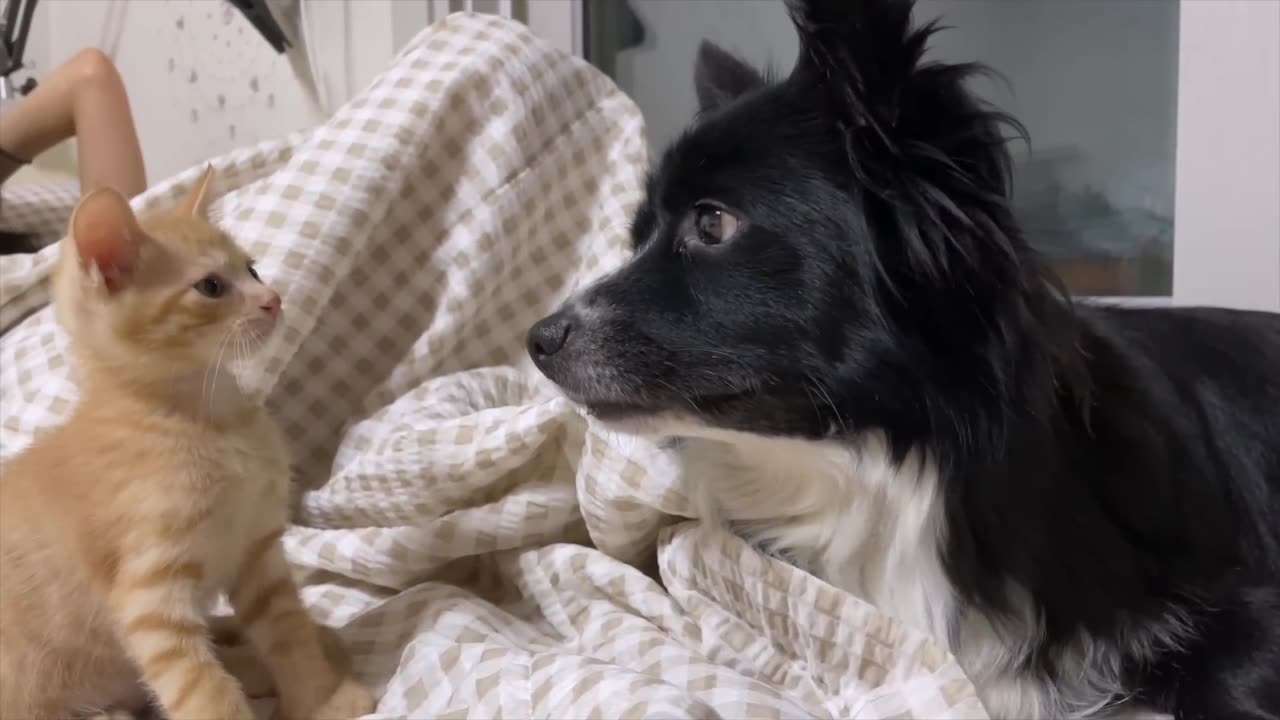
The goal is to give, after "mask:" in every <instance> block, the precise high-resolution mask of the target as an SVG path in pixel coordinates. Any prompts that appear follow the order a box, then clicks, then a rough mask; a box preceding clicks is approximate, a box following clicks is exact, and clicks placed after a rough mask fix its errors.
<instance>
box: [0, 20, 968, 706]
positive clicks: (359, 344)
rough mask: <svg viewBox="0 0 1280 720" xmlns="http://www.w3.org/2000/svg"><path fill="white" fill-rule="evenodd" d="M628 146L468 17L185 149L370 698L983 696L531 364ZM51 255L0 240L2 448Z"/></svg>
mask: <svg viewBox="0 0 1280 720" xmlns="http://www.w3.org/2000/svg"><path fill="white" fill-rule="evenodd" d="M646 161H647V153H646V148H645V145H644V128H643V125H642V122H641V118H640V114H639V112H638V111H637V110H636V108H635V107H634V105H632V103H631V102H630V101H629V100H628V99H627V98H626V97H624V96H623V95H622V94H621V93H619V92H618V90H617V89H616V88H615V87H614V86H613V85H612V84H611V83H610V82H609V80H608V79H606V78H605V77H603V76H602V75H600V74H599V73H597V72H596V71H594V70H593V69H591V68H590V67H588V66H587V65H586V64H584V63H583V62H581V61H579V60H577V59H574V58H571V57H568V56H565V55H563V54H561V53H558V52H556V51H553V50H551V49H549V48H547V47H546V46H544V45H543V44H542V43H540V42H539V41H538V40H536V39H535V38H534V37H532V36H531V35H530V33H529V32H528V31H527V30H526V29H524V28H523V27H522V26H520V25H517V24H514V23H512V22H509V21H506V20H502V19H499V18H496V17H490V16H471V15H455V16H451V17H449V18H447V19H445V20H443V21H442V22H440V23H438V24H436V25H434V26H433V27H431V28H428V29H427V30H426V31H425V32H423V33H422V34H421V35H420V36H419V37H418V38H417V39H416V40H415V41H414V42H413V43H411V45H410V46H409V47H408V49H406V50H405V51H404V52H403V53H402V54H401V55H400V57H399V58H398V59H397V61H396V62H395V63H394V65H393V66H392V67H391V68H390V69H388V70H387V71H386V72H385V73H383V74H382V75H381V76H380V77H378V78H377V80H376V81H375V82H374V83H373V85H372V87H370V88H369V89H368V91H366V92H365V93H364V94H363V95H361V96H360V97H359V98H357V99H356V100H354V101H353V102H351V103H350V104H348V105H347V106H346V107H344V108H342V109H341V110H340V111H339V112H338V113H337V114H336V116H335V117H334V118H333V119H332V120H331V121H330V122H328V123H327V124H326V125H324V126H322V127H319V128H317V129H315V130H313V131H310V132H306V133H303V134H299V135H296V136H293V137H289V138H286V139H284V140H282V141H279V142H271V143H267V144H262V145H258V146H256V147H251V148H246V149H243V150H240V151H237V152H233V153H231V154H229V155H226V156H223V157H220V158H217V159H216V160H214V161H213V164H214V165H215V167H216V168H217V170H218V173H219V174H218V177H217V181H216V182H217V187H216V193H217V194H218V195H219V197H218V199H217V200H215V202H214V203H213V206H212V212H213V215H214V217H215V219H216V221H217V222H219V223H220V224H221V225H222V226H223V227H225V228H226V229H227V230H228V231H229V232H231V233H232V234H233V235H234V236H235V237H237V238H238V239H240V241H241V242H242V243H243V244H244V245H245V246H246V248H247V249H248V250H249V251H250V252H251V253H252V254H253V255H254V256H255V257H256V258H258V267H259V268H260V270H261V273H262V275H263V276H264V277H266V278H267V279H268V281H269V282H271V283H272V284H273V285H274V286H275V287H276V288H277V289H278V290H280V292H281V294H282V295H283V296H284V298H285V302H284V305H285V308H286V318H287V328H286V329H285V331H283V332H281V333H277V335H276V337H275V339H274V340H273V344H272V345H271V346H270V347H269V348H268V349H267V352H266V353H265V357H266V361H265V362H264V363H263V366H262V367H261V368H258V369H257V371H256V372H252V373H250V374H249V375H247V376H246V378H245V382H246V383H247V384H248V385H249V386H251V387H253V388H256V389H257V390H259V391H261V392H262V393H264V394H265V395H266V396H267V397H268V402H269V404H270V405H271V407H272V408H273V410H274V411H275V413H276V414H277V416H278V417H279V419H280V421H281V422H282V423H283V426H284V427H285V428H286V431H287V434H288V437H289V438H290V441H291V443H292V446H293V450H294V452H295V465H296V471H297V477H298V478H299V481H300V482H301V483H305V484H307V485H310V486H312V487H313V488H315V489H314V490H313V491H311V492H309V493H307V494H305V495H304V496H303V497H302V498H301V499H300V501H299V505H298V507H297V511H296V512H297V515H296V520H297V526H296V527H295V528H293V529H292V530H291V531H290V533H289V534H288V535H287V538H286V541H287V546H288V551H289V554H290V556H291V558H292V560H293V561H294V562H295V563H296V564H297V566H298V567H299V569H300V572H301V573H302V575H303V576H304V577H305V578H306V582H307V586H306V588H305V590H304V594H305V598H306V600H307V602H308V604H309V605H310V607H311V608H312V609H313V611H314V613H315V615H316V616H317V617H318V618H320V619H321V620H323V621H324V622H326V623H328V624H330V625H333V626H335V627H337V628H340V630H341V633H342V635H343V637H344V638H345V639H346V641H347V642H348V643H349V645H350V646H351V648H352V650H353V653H354V655H355V658H356V667H357V669H358V672H359V673H360V674H361V675H362V676H363V677H364V678H366V679H367V680H368V681H369V682H370V683H371V684H372V686H373V687H374V688H375V689H376V690H377V693H378V695H379V697H380V698H381V701H380V703H379V705H378V713H377V716H378V717H414V718H428V717H429V718H453V717H457V718H461V717H509V718H533V717H543V718H553V717H554V718H565V717H573V718H586V717H602V718H603V717H609V718H618V717H637V718H638V717H698V718H704V717H705V718H711V717H729V718H746V717H750V718H781V717H799V716H813V717H831V718H960V717H966V718H971V717H972V718H981V717H984V713H983V710H982V707H981V706H980V705H979V703H978V701H977V700H976V699H975V697H974V692H973V689H972V687H971V685H970V683H969V682H968V680H966V679H965V677H964V675H963V674H962V673H961V671H960V669H959V668H958V666H957V665H956V663H955V661H954V660H953V659H952V658H951V657H950V656H949V655H948V654H947V653H946V652H945V651H944V650H943V649H941V647H940V645H939V644H937V643H936V642H934V641H933V640H931V639H929V638H927V637H925V636H924V635H922V634H921V633H920V632H917V631H916V630H914V629H912V628H910V627H907V626H904V625H903V624H901V623H899V622H897V621H895V620H894V619H892V618H890V617H889V616H887V615H885V614H882V613H880V612H878V611H877V610H876V609H874V608H872V607H870V606H869V605H867V604H866V603H864V602H861V601H859V600H857V599H855V598H853V597H850V596H849V595H847V594H844V593H842V592H840V591H838V590H836V589H835V588H832V587H830V586H828V585H826V584H824V583H821V582H819V581H817V580H815V579H814V578H812V577H810V576H807V575H805V574H804V573H801V572H799V571H797V570H795V569H793V568H791V567H788V566H786V565H784V564H782V563H779V562H777V561H775V560H772V559H769V558H766V557H764V556H762V555H760V554H758V553H756V552H755V551H754V550H752V549H751V548H749V547H747V546H746V545H744V544H743V543H742V542H740V541H739V540H738V539H736V538H735V537H733V536H731V535H729V534H727V533H725V532H723V531H722V530H719V529H716V528H713V527H708V526H703V525H701V524H699V523H698V522H696V521H694V520H690V519H688V516H689V515H690V510H689V503H688V502H687V501H686V496H685V492H684V489H683V487H682V483H681V480H680V475H679V466H678V463H677V462H676V461H675V459H674V458H673V457H671V456H670V455H668V454H667V453H666V451H664V450H662V449H661V448H659V447H656V446H654V445H652V444H650V443H648V442H647V441H645V440H642V439H637V438H629V437H623V436H619V435H617V434H615V433H610V432H608V431H604V430H601V429H599V428H597V427H595V426H594V425H593V424H592V423H591V422H590V421H588V420H587V419H584V418H583V417H582V416H581V415H580V414H578V413H577V412H576V411H575V409H574V408H573V407H572V406H571V405H570V404H568V403H567V402H566V401H565V400H564V399H562V398H560V397H559V396H558V395H557V394H556V393H555V392H554V390H552V389H551V388H549V387H548V386H547V385H546V383H545V382H544V381H543V380H541V379H540V378H539V376H538V374H537V373H536V371H534V370H533V368H532V367H531V366H530V364H529V363H528V361H527V359H526V357H525V353H524V350H523V338H524V332H525V330H526V328H528V326H529V325H530V324H532V323H533V322H534V321H535V320H536V319H537V318H539V317H540V316H541V315H543V314H544V313H546V312H547V311H549V310H550V309H551V308H552V307H554V306H555V305H556V304H557V302H558V301H560V300H561V299H563V298H564V297H565V296H567V295H568V293H570V292H571V291H572V290H573V288H575V287H577V286H579V285H581V284H582V283H584V282H586V281H588V280H589V279H590V278H592V277H593V276H597V275H599V274H600V273H602V272H604V271H606V270H607V269H609V268H611V267H614V266H617V265H618V264H620V263H622V262H623V260H624V259H625V257H626V255H627V253H628V242H627V224H628V222H629V219H630V214H631V209H632V208H633V206H634V205H635V203H636V202H637V200H638V198H639V195H640V193H641V190H642V183H643V173H644V168H645V165H646ZM200 170H201V168H192V169H191V170H189V171H187V172H184V173H182V174H181V175H179V176H177V177H174V178H171V179H169V180H168V181H166V182H163V183H161V184H160V185H159V186H157V187H155V188H154V189H153V190H151V191H149V192H148V193H147V194H146V195H144V196H142V197H141V198H139V199H138V201H137V203H136V204H137V205H140V206H145V207H153V206H164V205H167V204H170V203H173V202H174V201H175V198H176V197H178V196H179V195H181V194H182V193H183V192H185V191H186V190H187V189H189V188H190V187H191V185H192V183H193V182H194V181H195V179H196V178H197V176H198V174H199V172H200ZM27 200H28V201H29V200H30V198H27ZM36 205H38V206H40V207H43V208H44V209H45V211H47V212H46V214H47V215H48V217H49V218H53V220H51V222H54V223H55V225H56V226H59V227H60V226H61V225H60V224H61V223H64V222H65V219H66V213H67V210H68V209H69V202H68V201H66V200H65V198H64V200H61V201H59V200H56V198H51V197H45V198H44V199H43V204H41V203H36ZM17 207H24V204H23V200H22V198H14V197H7V198H6V205H5V208H6V209H5V212H6V213H9V212H11V211H13V212H16V211H14V210H13V209H14V208H17ZM25 207H27V208H28V210H29V211H30V208H31V203H30V202H27V203H26V205H25ZM31 212H34V211H31ZM37 215H39V213H38V212H35V213H34V214H31V213H30V212H29V214H28V216H27V218H26V220H27V221H30V220H31V218H33V217H35V216H37ZM55 252H56V248H52V247H51V248H47V249H45V250H44V251H42V252H40V253H38V254H35V255H29V256H7V257H0V332H2V333H3V335H2V336H0V390H2V392H3V394H2V396H0V397H2V400H3V402H2V404H0V432H2V439H3V443H2V445H0V447H2V448H3V455H4V456H6V457H7V456H11V455H12V454H13V453H15V452H17V451H18V450H19V449H20V448H21V447H22V446H24V445H25V444H26V443H27V442H29V441H30V438H31V437H32V435H33V434H34V433H37V432H39V431H40V430H41V429H43V428H48V427H50V426H51V425H54V424H57V423H59V422H60V421H61V420H62V419H63V418H65V417H66V415H67V413H68V410H69V409H70V408H71V406H72V404H73V402H74V400H75V390H74V388H73V386H72V385H71V384H70V382H69V380H68V377H67V360H66V344H65V338H64V337H63V336H62V335H61V334H60V330H59V329H58V328H57V326H56V324H55V321H54V318H53V315H52V313H51V311H50V309H49V307H47V303H48V295H47V293H46V290H45V287H44V285H45V280H46V278H47V277H48V274H49V270H50V266H51V265H52V263H53V260H54V253H55Z"/></svg>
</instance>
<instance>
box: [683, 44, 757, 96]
mask: <svg viewBox="0 0 1280 720" xmlns="http://www.w3.org/2000/svg"><path fill="white" fill-rule="evenodd" d="M764 84H765V82H764V77H763V76H761V75H760V73H759V72H758V71H757V70H756V69H755V68H753V67H751V66H750V65H748V64H747V63H745V62H743V61H742V60H740V59H738V58H736V57H734V56H733V55H731V54H730V53H729V52H728V51H727V50H725V49H724V48H721V47H720V46H719V45H716V44H715V43H713V42H711V41H710V40H703V41H702V43H701V44H700V45H698V60H697V63H696V64H695V65H694V68H693V86H694V89H695V90H697V91H698V109H699V110H700V111H701V112H707V111H709V110H714V109H716V108H718V107H720V106H721V105H724V104H726V103H729V102H731V101H733V100H736V99H738V98H739V97H741V96H742V95H745V94H746V93H748V92H750V91H751V90H755V89H756V88H758V87H761V86H763V85H764Z"/></svg>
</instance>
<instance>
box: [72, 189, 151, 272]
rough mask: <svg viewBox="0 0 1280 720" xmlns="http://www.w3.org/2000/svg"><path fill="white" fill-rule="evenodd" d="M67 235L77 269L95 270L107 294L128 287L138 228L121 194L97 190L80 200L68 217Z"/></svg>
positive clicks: (139, 234) (139, 238)
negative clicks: (69, 232) (77, 258)
mask: <svg viewBox="0 0 1280 720" xmlns="http://www.w3.org/2000/svg"><path fill="white" fill-rule="evenodd" d="M70 235H71V240H72V241H73V242H74V243H75V246H76V253H77V254H78V255H79V257H80V266H81V267H82V268H84V269H86V270H90V269H92V270H96V271H97V273H98V275H99V276H100V277H101V278H102V282H103V284H104V285H105V286H106V288H107V292H115V291H117V290H119V289H120V288H122V287H124V286H125V285H127V284H128V282H129V279H130V278H131V277H132V275H133V271H134V269H135V268H136V266H137V263H138V251H139V250H140V248H141V243H142V228H140V227H139V226H138V219H137V217H135V216H134V214H133V208H131V207H129V201H128V200H126V199H125V197H124V196H123V195H121V194H120V193H119V192H117V191H115V190H112V189H110V188H101V189H98V190H94V191H92V192H90V193H89V194H88V195H85V196H84V197H83V198H81V199H80V202H79V203H77V204H76V209H75V212H73V213H72V214H71V234H70Z"/></svg>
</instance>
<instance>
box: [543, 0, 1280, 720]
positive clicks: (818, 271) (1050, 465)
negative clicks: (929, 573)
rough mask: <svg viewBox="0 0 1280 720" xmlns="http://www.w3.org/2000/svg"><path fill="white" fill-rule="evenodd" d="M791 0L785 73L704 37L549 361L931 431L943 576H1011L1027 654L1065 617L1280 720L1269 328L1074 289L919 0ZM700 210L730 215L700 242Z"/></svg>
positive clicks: (881, 426)
mask: <svg viewBox="0 0 1280 720" xmlns="http://www.w3.org/2000/svg"><path fill="white" fill-rule="evenodd" d="M789 8H790V10H791V13H792V17H793V19H794V21H795V24H796V26H797V29H798V31H799V33H800V38H801V51H800V56H799V60H798V61H797V65H796V67H795V69H794V70H793V72H792V73H791V74H790V75H789V76H788V77H786V78H785V79H783V80H781V81H780V82H776V83H770V82H766V80H765V79H764V78H763V77H761V76H760V75H758V74H756V73H755V72H754V71H753V70H751V69H750V68H749V67H747V66H746V65H744V64H743V63H741V62H740V61H737V60H735V59H733V58H732V57H730V56H728V55H727V54H725V53H724V52H723V51H721V50H719V49H717V48H714V47H713V46H704V49H703V52H702V59H701V62H700V67H699V70H698V72H697V82H698V85H699V98H700V100H701V102H702V109H701V112H700V114H699V117H698V119H697V121H696V122H695V124H694V125H693V126H692V127H691V128H690V129H689V131H688V132H687V133H686V134H685V135H684V136H683V137H682V138H680V139H679V140H678V141H677V142H675V143H674V144H673V145H672V147H671V148H669V149H668V150H667V151H666V153H665V155H664V156H663V158H662V160H661V162H660V163H659V164H658V166H657V168H656V170H655V172H654V173H653V175H652V178H651V180H650V186H649V189H648V194H647V198H646V199H645V201H644V203H643V205H642V207H641V208H640V209H639V211H638V213H637V216H636V219H635V225H634V238H635V242H636V245H637V250H638V254H637V257H636V260H635V261H633V262H632V263H631V264H630V265H628V266H627V267H625V268H624V269H623V270H622V271H620V272H619V273H616V274H615V275H613V276H611V277H610V278H608V279H607V280H606V281H604V282H603V283H602V284H600V285H599V286H597V287H595V288H592V289H591V290H590V291H589V296H590V297H589V298H588V300H586V301H584V302H588V303H591V302H595V303H598V304H600V305H603V306H607V307H609V308H610V311H609V313H608V314H607V315H606V316H602V319H600V320H599V321H598V322H597V324H596V325H594V326H592V327H590V328H586V327H583V324H584V320H583V319H582V318H570V319H569V320H566V313H572V312H573V310H572V308H570V309H566V310H564V311H561V312H560V313H558V314H557V315H554V316H552V317H550V318H548V319H547V320H544V321H543V322H542V323H540V324H539V325H538V326H535V328H534V330H533V333H532V334H531V352H533V354H534V357H535V360H536V361H538V364H539V367H541V368H542V369H543V371H544V372H545V373H546V374H547V375H548V376H550V377H551V378H552V379H554V380H556V381H557V382H558V383H560V384H561V385H562V386H563V387H565V389H566V391H567V392H568V393H569V394H570V395H571V396H574V397H575V398H577V399H579V400H581V401H582V402H584V403H585V404H586V405H587V406H588V407H590V408H592V409H593V410H594V411H597V412H598V413H600V414H614V415H626V414H653V413H658V412H661V411H664V410H669V409H683V410H686V411H689V412H693V413H694V414H696V415H697V416H698V417H699V418H700V419H701V420H703V421H705V422H707V423H710V424H713V425H716V426H719V427H725V428H731V429H738V430H744V431H748V432H753V433H759V434H766V435H785V436H795V437H804V438H814V439H820V438H822V439H836V440H839V439H841V438H844V439H850V440H852V439H853V438H855V437H856V436H857V435H858V434H859V433H862V432H866V431H868V430H878V431H883V432H884V433H885V434H886V435H887V437H888V438H889V440H890V442H891V445H892V447H893V449H894V451H895V452H896V453H897V454H898V455H899V457H902V456H904V455H905V454H906V453H907V452H908V451H909V450H910V449H911V448H917V447H923V448H927V449H928V451H929V453H930V454H931V456H932V457H933V458H934V459H935V460H936V462H937V464H938V468H939V472H940V482H941V487H942V491H943V494H944V502H945V505H946V511H945V516H946V521H947V529H948V532H947V540H946V544H945V547H944V558H945V563H946V570H947V574H948V577H949V579H950V581H951V583H952V584H953V585H954V587H955V588H956V589H957V591H958V594H959V596H960V597H961V599H962V600H963V602H965V603H967V604H969V605H970V606H972V607H978V608H982V609H983V610H984V611H986V612H990V613H997V614H998V613H1000V612H1002V611H1005V610H1008V609H1009V604H1010V602H1011V598H1010V597H1009V596H1008V595H1007V589H1008V587H1009V582H1010V581H1012V582H1014V583H1016V584H1017V585H1018V586H1020V587H1021V588H1023V589H1025V591H1026V593H1027V595H1028V596H1029V598H1030V600H1031V602H1032V603H1033V605H1034V607H1035V609H1036V611H1037V612H1038V614H1039V615H1040V616H1041V617H1042V619H1043V624H1044V633H1045V634H1044V637H1043V638H1041V639H1040V641H1039V642H1040V648H1041V652H1040V653H1039V654H1038V655H1037V657H1038V661H1039V662H1041V663H1044V664H1051V663H1052V662H1053V657H1054V650H1055V649H1056V648H1060V647H1062V646H1065V645H1066V644H1068V643H1071V642H1073V641H1074V640H1078V638H1079V637H1080V636H1081V633H1084V634H1086V635H1087V636H1089V637H1091V638H1095V639H1097V640H1098V641H1099V642H1103V643H1109V644H1112V645H1114V646H1115V647H1117V648H1119V649H1120V652H1121V653H1124V654H1125V661H1126V662H1125V667H1124V671H1125V681H1126V683H1127V685H1128V689H1129V690H1131V691H1132V692H1134V693H1136V694H1137V696H1138V697H1139V698H1141V699H1142V700H1145V701H1146V702H1148V703H1150V704H1152V705H1154V706H1155V707H1157V708H1158V709H1161V710H1164V711H1167V712H1171V713H1173V714H1174V715H1175V716H1176V717H1178V718H1180V719H1186V720H1190V719H1192V718H1200V719H1204V720H1225V719H1228V718H1253V719H1259V720H1260V719H1263V718H1269V719H1271V720H1275V719H1277V718H1280V316H1277V315H1275V314H1268V313H1261V312H1244V311H1230V310H1220V309H1203V308H1202V309H1191V308H1187V309H1144V310H1138V309H1121V308H1108V307H1095V306H1088V305H1085V306H1081V305H1073V303H1072V302H1071V301H1070V300H1069V299H1068V298H1067V297H1066V296H1065V294H1064V293H1063V292H1062V291H1061V290H1060V287H1059V285H1058V283H1057V281H1056V279H1055V278H1054V277H1053V276H1052V274H1051V273H1050V272H1048V271H1047V270H1046V267H1045V265H1044V264H1043V263H1042V262H1041V260H1040V258H1039V257H1038V256H1037V254H1036V253H1035V252H1034V251H1033V249H1032V247H1031V245H1030V243H1029V242H1028V239H1027V238H1025V237H1024V235H1023V233H1022V231H1021V229H1020V228H1019V226H1018V223H1017V222H1016V220H1015V218H1014V216H1013V212H1012V210H1011V207H1010V201H1009V197H1010V183H1009V167H1010V160H1009V156H1008V151H1007V149H1006V140H1007V139H1008V136H1017V135H1019V134H1021V128H1020V127H1019V126H1018V125H1017V123H1016V122H1014V121H1012V120H1011V118H1009V117H1007V116H1005V115H1003V114H1001V113H999V112H997V111H996V110H994V109H992V108H989V107H987V106H985V105H984V104H982V103H981V102H980V101H978V100H977V99H976V98H975V97H974V96H973V95H972V94H971V93H970V91H969V90H968V89H967V88H966V85H965V83H966V80H967V79H968V78H969V77H970V76H972V75H973V74H974V73H975V72H980V71H981V68H980V67H978V66H975V65H952V64H943V63H928V62H925V61H924V60H923V59H922V58H923V54H924V52H925V49H926V45H927V41H928V39H929V37H930V36H931V35H932V34H933V32H934V31H935V28H934V27H933V26H926V27H923V28H918V29H917V28H913V26H912V23H911V2H910V1H909V0H789ZM708 200H710V201H714V202H715V203H718V204H720V205H722V206H723V207H725V208H728V209H729V211H731V212H732V213H733V214H734V215H735V216H737V217H739V218H740V219H741V222H742V229H741V230H740V231H739V233H738V235H737V236H736V237H734V238H733V239H732V240H731V241H730V242H728V243H725V244H724V245H721V246H716V247H711V248H691V247H690V246H689V244H688V242H687V240H688V238H689V237H690V231H689V224H690V222H691V221H690V214H691V213H692V212H694V210H693V208H694V207H695V205H696V204H698V203H700V202H704V201H708ZM654 243H657V244H660V246H659V247H649V246H650V245H651V244H654ZM571 331H572V333H574V342H576V343H577V344H576V345H575V344H574V342H566V343H565V344H566V348H565V349H564V350H561V351H560V352H559V353H555V352H554V351H553V352H551V353H546V352H542V351H541V350H543V349H546V348H545V347H543V345H545V343H543V344H542V345H540V344H539V340H540V338H541V339H545V338H546V337H548V333H550V334H551V336H554V339H558V340H560V341H564V337H563V336H568V335H569V334H570V332H571ZM552 345H553V346H554V345H555V343H552ZM713 348H714V349H716V350H713ZM726 351H727V352H726ZM588 365H589V366H590V368H591V370H590V371H587V370H584V369H583V368H584V367H586V366H588ZM819 392H820V394H819ZM815 397H820V398H822V401H821V402H815V401H814V398H815ZM1141 633H1147V634H1149V635H1150V636H1152V637H1164V638H1178V640H1177V642H1169V643H1165V644H1164V645H1162V646H1158V647H1155V648H1154V649H1151V654H1149V655H1144V654H1142V653H1138V652H1136V651H1135V652H1128V651H1127V650H1126V647H1127V646H1126V638H1132V637H1134V636H1135V634H1141ZM1042 670H1045V671H1046V673H1048V671H1049V670H1051V668H1042Z"/></svg>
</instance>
